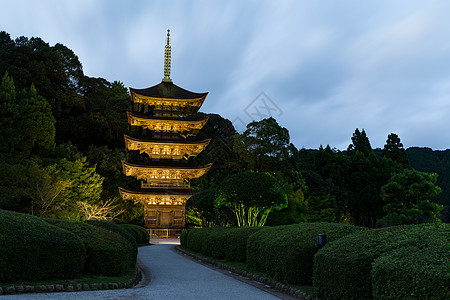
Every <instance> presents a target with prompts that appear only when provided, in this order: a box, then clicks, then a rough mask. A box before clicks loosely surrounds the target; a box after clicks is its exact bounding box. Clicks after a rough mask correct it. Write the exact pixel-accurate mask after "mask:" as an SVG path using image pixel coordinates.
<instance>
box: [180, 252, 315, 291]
mask: <svg viewBox="0 0 450 300" xmlns="http://www.w3.org/2000/svg"><path fill="white" fill-rule="evenodd" d="M178 247H180V248H181V249H183V250H184V251H186V252H189V253H192V254H195V255H197V256H199V257H202V258H204V259H206V260H211V261H215V262H219V263H222V264H224V265H227V266H230V267H233V268H236V269H239V270H242V271H246V272H247V273H252V274H256V275H259V276H262V277H265V278H267V279H270V280H275V279H274V278H273V277H271V276H268V275H267V274H264V273H262V272H260V271H257V270H255V269H253V268H250V267H248V266H247V264H246V263H243V262H234V261H228V260H226V259H218V258H215V257H211V256H205V255H203V254H201V253H200V252H196V251H192V250H190V249H187V248H185V247H182V246H178ZM275 281H278V280H275ZM278 282H281V283H283V284H284V285H287V286H290V287H293V288H295V289H297V290H300V291H302V292H304V293H306V294H308V295H309V296H311V297H313V298H315V297H318V291H317V289H316V288H315V287H313V286H311V285H295V284H292V283H289V282H285V281H278Z"/></svg>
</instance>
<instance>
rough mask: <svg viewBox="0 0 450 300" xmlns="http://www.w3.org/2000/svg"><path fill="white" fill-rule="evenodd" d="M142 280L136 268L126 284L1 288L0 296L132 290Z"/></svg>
mask: <svg viewBox="0 0 450 300" xmlns="http://www.w3.org/2000/svg"><path fill="white" fill-rule="evenodd" d="M141 279H142V273H141V271H140V270H139V268H136V273H135V275H134V278H131V279H130V280H128V281H126V282H114V283H92V284H87V283H85V284H81V283H78V284H67V285H62V284H49V285H38V286H32V285H26V286H23V285H17V286H8V287H6V288H5V289H3V288H2V287H0V295H4V294H5V295H7V294H8V295H9V294H24V293H53V292H79V291H97V290H115V289H123V288H130V287H133V286H135V285H136V284H137V283H139V281H141Z"/></svg>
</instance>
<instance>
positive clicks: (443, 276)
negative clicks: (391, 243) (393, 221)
mask: <svg viewBox="0 0 450 300" xmlns="http://www.w3.org/2000/svg"><path fill="white" fill-rule="evenodd" d="M442 238H445V240H436V241H435V242H434V243H432V244H429V245H428V246H427V247H426V248H423V249H420V248H417V247H406V248H400V249H397V250H394V251H393V252H391V253H389V254H387V255H384V256H381V257H379V258H377V259H376V260H375V261H374V263H373V265H372V284H373V297H374V298H375V299H442V300H444V299H450V243H449V237H448V235H447V236H443V237H442Z"/></svg>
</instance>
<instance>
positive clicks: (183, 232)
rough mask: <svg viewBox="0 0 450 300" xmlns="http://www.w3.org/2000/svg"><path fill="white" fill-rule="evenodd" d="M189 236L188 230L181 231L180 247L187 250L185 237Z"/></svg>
mask: <svg viewBox="0 0 450 300" xmlns="http://www.w3.org/2000/svg"><path fill="white" fill-rule="evenodd" d="M188 234H189V229H186V230H183V231H182V232H181V234H180V245H181V247H185V248H187V236H188Z"/></svg>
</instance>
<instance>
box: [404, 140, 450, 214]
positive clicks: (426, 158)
mask: <svg viewBox="0 0 450 300" xmlns="http://www.w3.org/2000/svg"><path fill="white" fill-rule="evenodd" d="M406 153H407V154H408V159H409V162H410V163H411V166H412V167H413V168H414V169H416V170H418V171H422V172H433V173H437V174H438V175H439V176H438V180H437V185H438V186H440V187H441V188H442V192H441V193H440V194H439V195H437V196H434V200H435V201H436V202H437V203H439V204H444V210H445V209H448V207H450V149H447V150H432V149H430V148H421V147H420V148H419V147H411V148H408V149H406ZM442 213H443V214H445V215H447V216H449V215H450V212H449V211H443V212H442Z"/></svg>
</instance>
